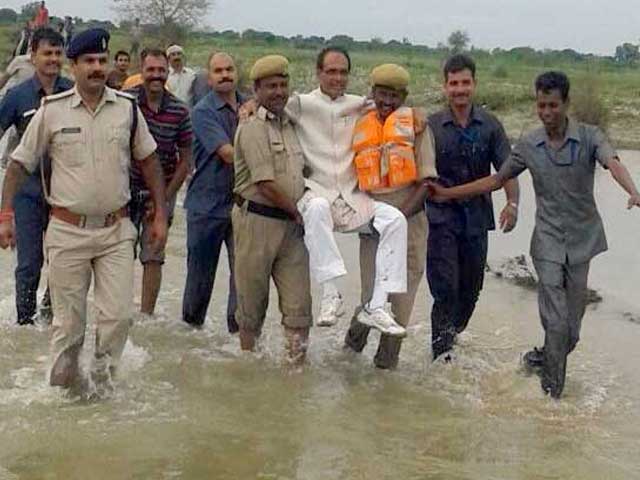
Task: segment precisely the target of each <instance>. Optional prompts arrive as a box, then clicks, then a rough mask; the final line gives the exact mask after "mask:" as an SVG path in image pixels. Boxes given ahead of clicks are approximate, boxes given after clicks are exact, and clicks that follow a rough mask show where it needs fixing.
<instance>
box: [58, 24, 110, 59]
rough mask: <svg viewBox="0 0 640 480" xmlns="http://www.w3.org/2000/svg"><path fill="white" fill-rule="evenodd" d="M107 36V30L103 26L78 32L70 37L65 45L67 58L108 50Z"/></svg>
mask: <svg viewBox="0 0 640 480" xmlns="http://www.w3.org/2000/svg"><path fill="white" fill-rule="evenodd" d="M109 38H110V36H109V32H107V31H106V30H104V29H103V28H91V29H89V30H85V31H84V32H80V33H79V34H77V35H76V36H74V37H73V38H72V39H71V42H70V43H69V46H68V47H67V58H71V59H75V58H78V57H79V56H80V55H84V54H85V53H105V52H107V51H109Z"/></svg>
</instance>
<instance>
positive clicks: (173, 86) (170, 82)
mask: <svg viewBox="0 0 640 480" xmlns="http://www.w3.org/2000/svg"><path fill="white" fill-rule="evenodd" d="M195 79H196V72H194V71H193V70H191V69H190V68H189V67H184V68H183V69H182V71H180V72H176V71H175V70H173V69H171V72H170V73H169V77H168V78H167V88H168V89H169V91H170V92H171V93H173V94H174V95H175V96H176V97H178V98H179V99H180V100H182V101H183V102H184V103H186V104H187V105H188V106H189V107H190V106H191V99H192V98H193V82H194V81H195Z"/></svg>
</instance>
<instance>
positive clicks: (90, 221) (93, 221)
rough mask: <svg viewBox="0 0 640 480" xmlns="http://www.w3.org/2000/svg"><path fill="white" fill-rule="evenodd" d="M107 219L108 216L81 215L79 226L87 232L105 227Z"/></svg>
mask: <svg viewBox="0 0 640 480" xmlns="http://www.w3.org/2000/svg"><path fill="white" fill-rule="evenodd" d="M110 215H112V214H110ZM108 219H109V215H106V216H105V215H83V217H82V223H81V226H82V228H86V229H88V230H96V229H98V228H104V227H106V226H107V222H108Z"/></svg>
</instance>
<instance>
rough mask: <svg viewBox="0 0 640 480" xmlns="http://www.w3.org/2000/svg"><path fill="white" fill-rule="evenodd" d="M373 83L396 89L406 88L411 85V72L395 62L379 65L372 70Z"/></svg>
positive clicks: (371, 78)
mask: <svg viewBox="0 0 640 480" xmlns="http://www.w3.org/2000/svg"><path fill="white" fill-rule="evenodd" d="M369 78H370V80H371V85H373V86H375V85H380V86H381V87H389V88H393V89H395V90H406V89H407V87H408V86H409V72H407V71H406V70H405V69H404V68H402V67H401V66H400V65H396V64H395V63H385V64H384V65H378V66H377V67H376V68H374V69H373V70H371V75H370V76H369Z"/></svg>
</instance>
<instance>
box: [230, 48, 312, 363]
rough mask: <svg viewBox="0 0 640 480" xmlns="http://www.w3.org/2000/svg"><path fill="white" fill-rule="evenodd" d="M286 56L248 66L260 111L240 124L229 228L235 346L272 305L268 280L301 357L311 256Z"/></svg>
mask: <svg viewBox="0 0 640 480" xmlns="http://www.w3.org/2000/svg"><path fill="white" fill-rule="evenodd" d="M288 64H289V63H288V61H287V59H286V58H284V57H282V56H280V55H269V56H267V57H263V58H261V59H259V60H258V61H257V62H256V63H255V65H254V66H253V68H252V69H251V80H252V81H253V82H254V90H255V93H256V101H257V111H256V114H255V115H254V116H253V117H252V118H251V119H250V120H248V121H247V122H245V123H242V124H241V125H240V126H239V127H238V131H237V133H236V141H235V152H234V166H235V172H236V175H235V190H234V192H235V193H236V195H237V198H236V206H234V207H233V211H232V220H233V235H234V243H235V248H236V256H235V274H236V287H237V291H238V309H237V320H238V324H239V325H240V346H241V348H242V349H243V350H249V351H252V350H254V348H255V342H256V340H257V339H258V338H259V337H260V334H261V332H262V327H263V324H264V319H265V316H266V313H267V307H268V305H269V281H270V279H271V278H272V279H273V281H274V283H275V285H276V288H277V289H278V297H279V305H280V311H281V313H282V324H283V326H284V330H285V338H286V348H287V352H288V357H289V359H290V361H291V362H293V363H301V362H302V361H304V358H305V355H306V349H307V342H308V337H309V328H310V327H311V323H312V316H311V292H310V280H309V257H308V254H307V249H306V248H305V245H304V240H303V233H302V228H303V227H302V224H303V220H302V215H301V214H300V212H299V211H298V208H297V206H296V204H297V203H298V202H299V200H300V198H301V197H302V195H303V193H304V178H303V176H302V169H303V167H304V159H303V155H302V150H301V148H300V144H299V143H298V138H297V136H296V133H295V130H294V128H293V125H292V124H291V121H290V120H289V118H288V116H287V114H286V113H285V111H284V110H285V106H286V104H287V99H288V97H289V73H288Z"/></svg>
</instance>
